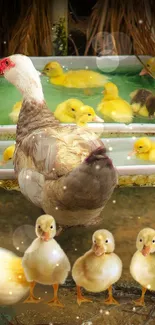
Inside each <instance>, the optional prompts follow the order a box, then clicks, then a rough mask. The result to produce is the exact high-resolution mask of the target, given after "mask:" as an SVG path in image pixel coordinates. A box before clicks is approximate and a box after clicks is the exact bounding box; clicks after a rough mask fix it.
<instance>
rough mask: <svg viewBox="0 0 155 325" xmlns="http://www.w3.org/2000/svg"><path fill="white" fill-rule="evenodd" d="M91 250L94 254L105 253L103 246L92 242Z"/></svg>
mask: <svg viewBox="0 0 155 325" xmlns="http://www.w3.org/2000/svg"><path fill="white" fill-rule="evenodd" d="M92 251H93V252H94V253H95V255H96V256H101V255H103V254H104V253H105V250H104V247H103V246H99V245H97V244H93V247H92Z"/></svg>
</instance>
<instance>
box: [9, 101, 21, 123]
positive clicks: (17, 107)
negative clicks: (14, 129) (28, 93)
mask: <svg viewBox="0 0 155 325" xmlns="http://www.w3.org/2000/svg"><path fill="white" fill-rule="evenodd" d="M21 107H22V101H20V102H17V103H16V104H15V105H14V106H13V108H12V112H11V113H10V114H9V117H10V119H11V120H12V122H13V123H17V121H18V117H19V113H20V110H21Z"/></svg>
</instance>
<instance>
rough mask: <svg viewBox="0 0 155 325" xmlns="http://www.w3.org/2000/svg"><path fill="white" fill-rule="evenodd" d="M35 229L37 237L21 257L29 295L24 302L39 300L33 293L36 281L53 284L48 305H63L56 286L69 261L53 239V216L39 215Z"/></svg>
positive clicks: (65, 276)
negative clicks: (51, 296) (52, 291)
mask: <svg viewBox="0 0 155 325" xmlns="http://www.w3.org/2000/svg"><path fill="white" fill-rule="evenodd" d="M35 230H36V235H37V238H36V239H35V240H34V241H33V242H32V244H31V245H30V247H29V248H28V249H27V250H26V252H25V254H24V257H23V259H22V265H23V268H24V272H25V276H26V279H27V281H28V282H30V296H29V297H28V298H27V299H26V300H25V302H28V303H38V302H40V299H39V298H36V297H35V296H34V293H33V292H34V287H35V283H36V282H37V283H41V284H44V285H51V286H53V289H54V298H53V299H52V300H50V301H49V302H48V305H50V306H53V305H54V306H58V307H63V305H62V303H61V302H60V301H59V299H58V288H59V284H63V283H64V282H65V280H66V278H67V276H68V273H69V271H70V263H69V260H68V257H67V256H66V254H65V253H64V251H63V250H62V248H61V247H60V246H59V244H58V243H57V242H56V241H55V239H54V237H55V235H56V224H55V220H54V218H53V217H52V216H50V215H48V214H45V215H42V216H40V217H39V218H38V219H37V221H36V227H35Z"/></svg>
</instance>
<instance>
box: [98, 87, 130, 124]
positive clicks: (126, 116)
mask: <svg viewBox="0 0 155 325" xmlns="http://www.w3.org/2000/svg"><path fill="white" fill-rule="evenodd" d="M104 89H105V90H104V91H103V93H104V98H103V99H102V101H101V103H100V104H99V105H98V107H97V111H98V112H100V113H101V114H103V116H104V119H106V120H113V121H115V122H120V123H130V122H132V118H133V112H132V107H131V105H130V104H129V103H127V102H126V101H125V100H124V99H122V98H120V97H119V93H118V88H117V86H116V85H115V84H114V83H112V82H108V83H106V84H105V85H104Z"/></svg>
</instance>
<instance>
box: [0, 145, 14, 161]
mask: <svg viewBox="0 0 155 325" xmlns="http://www.w3.org/2000/svg"><path fill="white" fill-rule="evenodd" d="M14 151H15V144H13V145H11V146H9V147H7V148H6V149H5V150H4V152H3V160H2V161H0V166H4V165H5V164H6V163H7V162H8V161H9V160H11V159H12V158H13V155H14Z"/></svg>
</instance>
